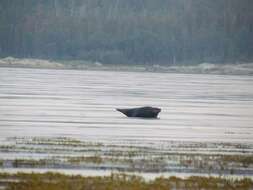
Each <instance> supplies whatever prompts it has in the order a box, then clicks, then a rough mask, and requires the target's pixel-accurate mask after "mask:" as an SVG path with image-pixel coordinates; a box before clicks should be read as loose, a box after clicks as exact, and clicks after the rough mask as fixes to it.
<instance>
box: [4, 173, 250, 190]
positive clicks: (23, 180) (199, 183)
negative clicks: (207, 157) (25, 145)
mask: <svg viewBox="0 0 253 190" xmlns="http://www.w3.org/2000/svg"><path fill="white" fill-rule="evenodd" d="M252 188H253V181H252V180H251V179H247V178H244V179H224V178H220V177H217V178H215V177H189V178H186V179H182V178H177V177H170V178H163V177H161V178H156V179H155V180H151V181H145V180H144V179H143V178H141V177H138V176H134V175H125V174H111V175H110V176H105V177H82V176H80V175H76V176H68V175H63V174H59V173H45V174H38V173H31V174H25V173H18V174H6V173H0V189H7V190H16V189H18V190H29V189H32V190H72V189H73V190H78V189H80V190H81V189H93V190H100V189H111V190H114V189H115V190H116V189H124V190H128V189H131V190H134V189H138V190H149V189H160V190H163V189H164V190H165V189H167V190H170V189H180V190H188V189H189V190H193V189H194V190H195V189H201V190H205V189H212V190H215V189H216V190H219V189H222V190H228V189H237V190H248V189H252Z"/></svg>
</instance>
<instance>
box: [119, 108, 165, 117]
mask: <svg viewBox="0 0 253 190" xmlns="http://www.w3.org/2000/svg"><path fill="white" fill-rule="evenodd" d="M116 110H117V111H119V112H121V113H123V114H125V115H126V116H127V117H142V118H156V117H157V115H158V114H159V113H160V112H161V109H160V108H153V107H140V108H131V109H116Z"/></svg>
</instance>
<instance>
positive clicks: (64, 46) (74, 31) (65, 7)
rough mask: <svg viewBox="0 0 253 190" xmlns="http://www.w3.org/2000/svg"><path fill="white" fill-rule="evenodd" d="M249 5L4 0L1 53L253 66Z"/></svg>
mask: <svg viewBox="0 0 253 190" xmlns="http://www.w3.org/2000/svg"><path fill="white" fill-rule="evenodd" d="M252 7H253V1H252V0H240V1H239V0H216V1H212V0H205V1H203V0H156V1H154V0H145V1H144V0H138V1H136V0H124V1H123V0H122V1H119V0H85V1H84V0H64V1H63V0H50V1H34V0H18V1H13V0H1V1H0V23H1V26H0V56H1V57H5V56H14V57H33V58H45V59H71V60H88V61H99V62H102V63H112V64H120V63H121V64H124V63H132V64H135V63H142V64H177V63H200V62H216V63H224V62H240V61H241V62H242V61H245V62H247V61H248V62H249V61H252V60H253V52H252V44H253V37H252V36H253V30H252V28H253V22H252V20H253V15H252V12H253V10H252Z"/></svg>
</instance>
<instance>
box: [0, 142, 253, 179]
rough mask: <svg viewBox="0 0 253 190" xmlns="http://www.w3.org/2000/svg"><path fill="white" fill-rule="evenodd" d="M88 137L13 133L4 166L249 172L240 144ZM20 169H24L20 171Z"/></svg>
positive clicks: (252, 162) (247, 150) (246, 148)
mask: <svg viewBox="0 0 253 190" xmlns="http://www.w3.org/2000/svg"><path fill="white" fill-rule="evenodd" d="M160 143H161V144H160V145H159V146H158V145H157V144H153V145H152V144H146V145H144V144H142V145H140V143H139V142H136V141H134V142H125V141H122V142H121V143H117V144H115V143H112V142H110V141H108V142H106V141H104V142H103V141H100V142H90V141H82V140H77V139H73V138H66V137H58V138H52V137H51V138H48V137H12V138H8V139H6V140H5V145H2V146H0V154H1V160H0V171H1V169H2V170H4V171H6V170H7V169H14V168H15V169H18V170H17V171H22V169H24V170H25V169H56V170H61V169H62V170H64V169H65V170H68V169H69V170H73V169H75V170H79V171H80V174H81V173H83V171H82V170H84V171H85V170H107V171H111V172H113V171H114V172H133V173H134V172H138V173H139V174H145V173H157V174H160V175H163V174H167V173H169V172H172V173H173V172H174V173H175V172H177V173H181V174H187V173H191V174H195V175H196V174H198V175H215V176H225V175H230V176H231V175H232V176H233V175H234V176H246V177H251V176H252V175H253V156H252V155H253V146H252V145H250V144H247V145H246V144H239V143H210V142H206V143H196V142H187V143H185V142H180V141H168V142H167V141H165V142H160ZM24 170H23V171H24Z"/></svg>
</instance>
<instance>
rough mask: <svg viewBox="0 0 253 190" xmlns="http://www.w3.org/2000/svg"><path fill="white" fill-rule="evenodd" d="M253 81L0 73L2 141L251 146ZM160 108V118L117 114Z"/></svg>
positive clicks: (213, 77)
mask: <svg viewBox="0 0 253 190" xmlns="http://www.w3.org/2000/svg"><path fill="white" fill-rule="evenodd" d="M252 86H253V78H252V77H251V76H228V75H227V76H223V75H201V74H171V73H162V74H161V73H145V72H109V71H77V70H43V69H21V68H0V130H1V133H0V138H1V139H2V140H3V139H5V138H6V137H13V136H16V137H18V136H21V137H23V136H66V137H74V138H79V139H85V140H87V139H88V140H94V141H97V140H107V141H108V140H109V141H110V140H113V141H117V140H119V141H122V140H126V141H127V140H128V141H135V140H141V141H143V142H144V141H152V142H153V143H155V142H159V141H164V140H168V141H169V140H180V141H212V142H216V141H221V142H245V143H246V142H247V143H253V140H252V139H253V138H252V136H253V88H252ZM147 105H149V106H156V107H161V108H162V112H161V113H160V118H159V119H153V120H149V119H146V120H145V119H133V118H126V117H125V116H124V115H122V114H121V113H119V112H117V111H115V108H118V107H120V108H125V107H136V106H147Z"/></svg>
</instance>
